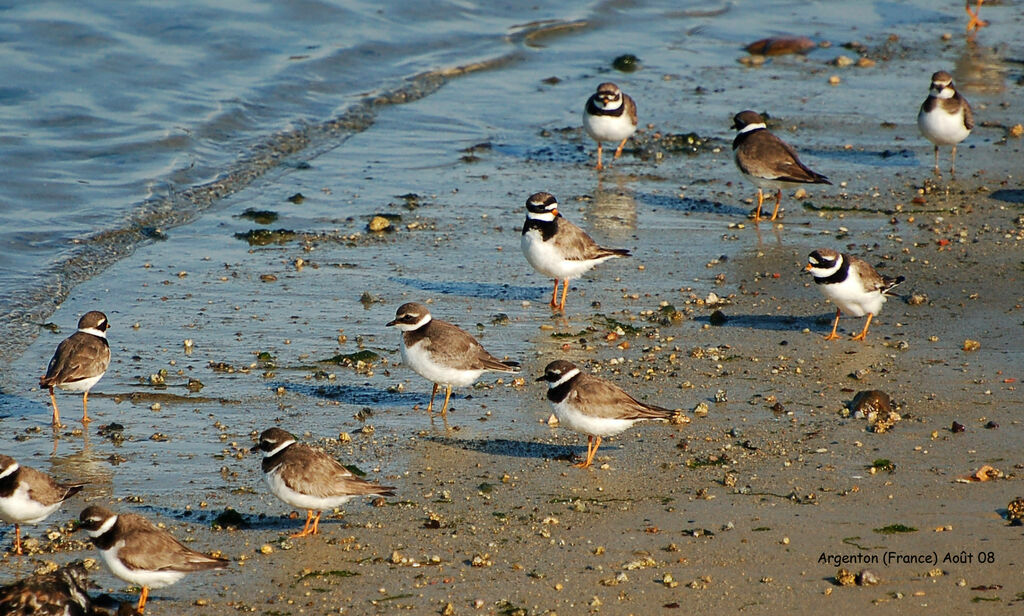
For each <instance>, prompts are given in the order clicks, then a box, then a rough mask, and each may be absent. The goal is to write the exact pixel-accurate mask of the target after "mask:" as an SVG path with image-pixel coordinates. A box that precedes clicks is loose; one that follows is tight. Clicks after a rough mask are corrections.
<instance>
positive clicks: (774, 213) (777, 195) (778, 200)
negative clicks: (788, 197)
mask: <svg viewBox="0 0 1024 616" xmlns="http://www.w3.org/2000/svg"><path fill="white" fill-rule="evenodd" d="M780 203H782V189H781V188H780V189H779V190H778V192H776V193H775V210H773V211H772V217H771V220H775V217H776V216H778V215H779V204H780Z"/></svg>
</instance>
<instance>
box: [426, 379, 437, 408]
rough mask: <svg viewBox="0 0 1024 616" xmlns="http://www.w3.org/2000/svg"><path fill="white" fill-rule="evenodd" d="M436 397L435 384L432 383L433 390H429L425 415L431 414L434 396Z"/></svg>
mask: <svg viewBox="0 0 1024 616" xmlns="http://www.w3.org/2000/svg"><path fill="white" fill-rule="evenodd" d="M436 395H437V383H434V388H433V389H431V390H430V402H429V403H427V415H430V414H431V411H432V410H433V409H434V396H436Z"/></svg>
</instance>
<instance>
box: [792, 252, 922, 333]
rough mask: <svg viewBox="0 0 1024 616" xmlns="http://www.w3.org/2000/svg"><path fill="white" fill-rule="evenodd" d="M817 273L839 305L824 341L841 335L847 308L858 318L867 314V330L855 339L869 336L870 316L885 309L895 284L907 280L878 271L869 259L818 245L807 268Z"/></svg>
mask: <svg viewBox="0 0 1024 616" xmlns="http://www.w3.org/2000/svg"><path fill="white" fill-rule="evenodd" d="M804 269H805V270H806V271H808V272H810V273H811V275H812V276H814V282H815V284H817V285H818V288H819V289H821V292H822V293H824V294H825V297H827V298H829V299H830V300H832V303H833V304H835V305H836V321H835V323H834V324H833V325H832V333H830V334H829V335H828V336H825V340H835V339H836V338H839V335H838V334H836V328H838V327H839V315H840V313H841V312H843V311H845V312H847V313H849V314H852V315H853V316H855V317H862V316H864V315H865V314H866V315H868V320H867V321H865V322H864V329H863V330H861V332H860V333H859V334H857V335H855V336H854V337H853V340H864V338H865V337H866V336H867V335H868V326H869V325H871V319H872V318H873V317H874V316H875V315H876V314H878V313H879V312H880V311H881V310H882V304H884V303H885V298H886V296H887V295H891V293H890V291H892V289H893V287H895V286H896V285H898V284H900V283H901V282H903V281H904V280H906V279H905V278H904V277H903V276H898V277H896V278H890V277H888V276H883V275H881V274H879V273H878V272H876V271H875V268H873V267H871V265H870V264H868V262H867V261H864V260H863V259H858V258H857V257H854V256H851V255H848V254H844V253H839V252H837V251H835V250H832V249H831V248H819V249H818V250H815V251H813V252H812V253H811V254H809V255H808V256H807V267H805V268H804Z"/></svg>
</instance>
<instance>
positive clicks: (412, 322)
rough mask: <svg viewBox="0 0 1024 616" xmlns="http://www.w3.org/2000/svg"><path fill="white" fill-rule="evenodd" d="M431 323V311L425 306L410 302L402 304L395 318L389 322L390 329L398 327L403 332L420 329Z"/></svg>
mask: <svg viewBox="0 0 1024 616" xmlns="http://www.w3.org/2000/svg"><path fill="white" fill-rule="evenodd" d="M429 322H430V311H429V310H427V307H426V306H424V305H423V304H417V303H416V302H409V303H408V304H402V305H401V306H399V307H398V310H397V311H396V312H395V318H394V319H393V320H391V321H388V323H387V326H388V327H392V326H393V327H397V328H398V329H400V330H402V331H403V332H409V331H412V330H414V329H419V328H421V327H423V326H424V325H426V324H427V323H429Z"/></svg>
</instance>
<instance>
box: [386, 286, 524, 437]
mask: <svg viewBox="0 0 1024 616" xmlns="http://www.w3.org/2000/svg"><path fill="white" fill-rule="evenodd" d="M387 326H388V327H397V328H398V329H399V330H401V332H402V361H403V362H404V363H405V364H406V365H407V366H409V367H410V368H412V369H413V371H414V372H415V373H416V374H418V375H420V376H422V377H423V378H425V379H427V380H428V381H430V382H432V383H433V384H434V388H433V389H432V390H431V392H430V403H429V404H427V414H431V413H432V410H433V408H434V396H435V395H437V389H438V387H439V386H441V385H444V386H445V395H444V405H443V406H442V407H441V416H442V417H447V413H448V400H449V398H451V396H452V387H453V386H454V387H466V386H467V385H472V384H473V383H474V382H475V381H476V380H477V379H478V378H480V375H481V374H483V373H484V372H518V371H519V364H518V363H517V362H513V361H502V360H500V359H498V358H497V357H494V356H493V355H491V354H490V353H488V352H487V350H486V349H484V347H483V346H482V345H481V344H480V343H479V342H477V340H476V338H474V337H473V336H471V335H469V334H468V333H466V332H465V331H463V330H461V329H459V328H458V327H456V326H455V325H452V324H451V323H446V322H445V321H442V320H440V319H435V318H433V317H432V316H431V315H430V311H429V310H427V307H426V306H424V305H423V304H417V303H415V302H409V303H407V304H402V305H401V306H399V307H398V311H397V312H396V313H395V318H394V319H393V320H391V321H389V322H388V323H387Z"/></svg>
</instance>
